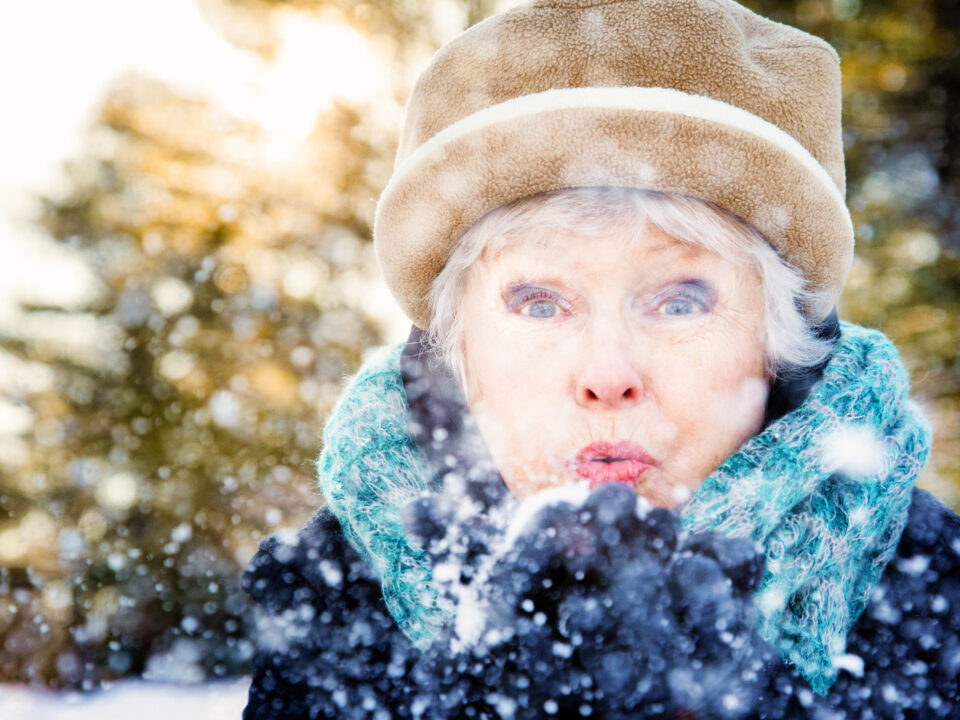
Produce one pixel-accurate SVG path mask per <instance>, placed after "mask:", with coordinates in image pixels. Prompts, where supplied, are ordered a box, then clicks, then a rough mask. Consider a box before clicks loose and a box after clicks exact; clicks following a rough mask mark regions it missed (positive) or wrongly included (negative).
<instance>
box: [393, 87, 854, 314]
mask: <svg viewBox="0 0 960 720" xmlns="http://www.w3.org/2000/svg"><path fill="white" fill-rule="evenodd" d="M587 186H624V187H634V188H639V189H644V190H655V191H659V192H669V193H679V194H684V195H690V196H693V197H697V198H701V199H703V200H708V201H710V202H713V203H715V204H716V205H718V206H720V207H722V208H724V209H726V210H729V211H730V212H733V213H734V214H736V215H737V216H739V217H740V218H742V219H743V220H745V221H747V222H748V223H750V224H751V225H753V226H754V227H755V228H756V229H757V230H759V231H760V232H761V233H762V234H763V235H764V236H765V237H766V238H767V240H768V241H769V242H770V243H771V244H772V245H773V246H774V247H775V248H776V249H777V251H778V252H779V253H780V255H781V257H783V258H784V259H785V260H787V261H788V262H789V263H791V264H792V265H794V266H795V267H797V268H798V269H800V271H801V272H803V274H804V277H805V278H806V280H807V281H808V283H809V285H810V287H811V289H812V290H813V291H815V292H816V293H817V297H818V302H817V304H816V306H815V307H810V308H805V311H806V313H807V314H808V316H810V317H811V318H812V319H814V320H820V319H821V318H822V317H825V316H826V314H827V313H828V312H829V311H830V309H831V308H832V307H833V305H834V304H835V303H836V300H837V298H838V297H839V295H840V292H841V290H842V288H843V284H844V282H845V280H846V277H847V274H848V273H849V269H850V265H851V263H852V259H853V225H852V222H851V219H850V214H849V211H848V210H847V208H846V204H845V202H844V198H843V194H842V192H841V190H840V188H838V187H837V185H836V184H835V182H834V181H833V179H832V178H831V177H830V175H829V174H828V173H827V172H826V170H824V168H823V166H822V165H821V164H820V163H819V162H818V161H817V160H816V159H815V158H814V157H813V156H812V155H811V154H810V153H809V152H808V151H807V150H806V148H804V147H803V146H802V145H801V144H800V143H799V142H797V141H796V140H795V139H794V138H793V137H792V136H790V135H788V134H787V133H785V132H783V131H782V130H780V129H779V128H778V127H777V126H775V125H773V124H772V123H769V122H767V121H766V120H764V119H762V118H760V117H758V116H756V115H753V114H751V113H749V112H747V111H745V110H743V109H741V108H738V107H735V106H732V105H729V104H727V103H723V102H721V101H718V100H714V99H712V98H707V97H703V96H698V95H691V94H689V93H684V92H681V91H678V90H671V89H667V88H643V87H628V88H623V87H619V88H613V87H604V88H596V87H592V88H563V89H554V90H548V91H546V92H542V93H537V94H535V95H527V96H523V97H519V98H514V99H512V100H509V101H507V102H504V103H500V104H497V105H493V106H490V107H488V108H486V109H484V110H482V111H479V112H477V113H474V114H473V115H470V116H468V117H465V118H463V119H462V120H460V121H458V122H457V123H454V124H453V125H450V126H449V127H447V128H445V129H444V130H443V131H441V132H440V133H438V134H437V135H435V136H434V137H432V138H431V139H430V140H428V141H427V142H426V143H424V144H423V145H421V146H420V147H419V148H418V149H417V150H416V151H415V152H414V153H413V154H412V155H411V156H410V157H408V158H407V159H406V160H405V161H404V162H403V163H402V164H401V165H400V167H398V168H397V169H396V171H395V172H394V174H393V177H392V178H391V180H390V183H389V184H388V186H387V187H386V189H385V190H384V192H383V194H382V195H381V197H380V200H379V202H378V205H377V212H376V218H375V223H374V243H375V247H376V252H377V257H378V260H379V263H380V267H381V269H382V271H383V273H384V279H385V280H386V282H387V285H388V286H389V287H390V289H391V291H392V292H393V294H394V296H395V297H396V299H397V301H398V303H399V304H400V306H401V308H402V309H403V311H404V312H405V313H406V314H407V315H408V316H409V317H410V319H411V320H412V321H413V322H414V323H415V324H416V325H417V326H418V327H421V328H428V327H429V323H430V313H429V308H428V305H427V302H426V296H427V293H428V292H429V290H430V287H431V284H432V282H433V280H434V279H435V278H436V276H437V275H438V274H439V273H440V271H441V270H442V269H443V266H444V264H445V263H446V260H447V257H448V255H449V252H450V250H451V248H453V246H454V245H455V244H456V242H457V240H458V239H459V238H460V237H461V236H462V235H463V234H464V233H465V232H466V231H467V230H468V229H469V228H470V227H471V226H472V225H473V224H475V223H476V222H477V221H478V220H480V219H481V218H482V217H483V216H484V215H485V214H486V213H488V212H490V211H491V210H493V209H495V208H497V207H500V206H501V205H505V204H507V203H510V202H513V201H515V200H518V199H520V198H523V197H527V196H529V195H535V194H537V193H542V192H549V191H554V190H561V189H564V188H571V187H587Z"/></svg>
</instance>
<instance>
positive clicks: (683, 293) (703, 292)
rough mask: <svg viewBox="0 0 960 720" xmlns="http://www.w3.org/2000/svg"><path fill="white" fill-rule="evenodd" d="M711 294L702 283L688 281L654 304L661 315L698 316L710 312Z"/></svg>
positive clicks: (662, 296)
mask: <svg viewBox="0 0 960 720" xmlns="http://www.w3.org/2000/svg"><path fill="white" fill-rule="evenodd" d="M711 297H712V293H711V292H710V290H709V288H708V287H706V286H705V284H704V283H702V282H699V281H690V282H686V283H683V284H682V285H681V286H680V287H678V288H674V289H673V290H672V291H671V292H669V293H667V294H665V296H664V295H661V296H660V298H659V299H658V300H657V301H656V302H655V306H656V309H657V312H658V313H660V314H662V315H674V316H676V315H698V314H701V313H704V312H707V311H709V310H710V308H711V307H712V305H713V302H712V300H711Z"/></svg>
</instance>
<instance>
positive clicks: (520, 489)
mask: <svg viewBox="0 0 960 720" xmlns="http://www.w3.org/2000/svg"><path fill="white" fill-rule="evenodd" d="M631 234H634V233H628V232H626V231H625V230H621V231H619V232H614V233H611V234H609V235H607V236H604V237H602V238H595V237H586V236H579V235H576V234H573V233H570V232H568V231H558V232H557V233H556V235H555V240H552V241H551V245H550V246H549V247H540V246H538V245H536V244H534V243H532V242H530V243H523V242H522V241H521V242H520V243H518V244H516V245H511V246H508V247H507V248H505V249H503V250H502V251H501V252H500V253H499V254H498V255H497V256H496V257H487V256H486V254H485V255H484V257H482V258H481V259H480V261H479V262H478V263H477V264H475V265H474V266H473V267H472V268H471V269H470V270H469V272H468V277H467V283H466V289H465V293H464V298H463V302H464V308H463V311H464V321H465V325H464V326H465V332H464V336H463V351H464V371H465V375H466V383H467V388H466V395H467V403H468V406H469V408H470V411H471V413H472V414H473V415H474V417H475V419H476V422H477V426H478V428H479V430H480V433H481V435H482V437H483V439H484V441H485V443H486V445H487V447H488V449H489V450H490V453H491V455H492V457H493V460H494V462H495V463H496V465H497V467H498V469H499V470H500V473H501V474H502V476H503V478H504V481H505V482H506V484H507V486H508V487H509V488H510V490H511V491H512V492H513V494H514V495H515V496H516V497H517V498H518V499H521V500H522V499H523V498H524V497H526V496H527V495H529V494H531V493H534V492H537V491H539V490H542V489H545V488H547V487H550V486H552V485H556V484H561V483H566V482H569V481H576V480H583V479H586V480H588V481H589V482H590V483H591V484H592V485H594V486H595V485H598V484H601V483H604V482H623V483H626V484H629V485H630V486H632V487H633V488H634V489H635V490H636V492H637V493H638V494H640V495H642V496H644V497H646V498H647V499H648V500H650V501H651V502H652V503H654V504H656V505H660V506H663V507H675V506H677V505H679V504H681V503H682V502H684V501H685V500H686V499H687V498H689V496H690V494H691V493H692V492H693V491H694V490H696V488H697V487H699V485H700V484H701V483H702V482H703V481H704V479H706V477H707V476H708V475H709V474H710V473H711V472H712V471H713V470H714V469H716V468H717V466H718V465H719V464H720V463H721V462H722V461H723V460H724V459H726V458H727V457H728V456H729V455H730V454H731V453H732V452H733V451H734V450H736V449H737V447H738V446H739V445H740V444H741V443H742V442H743V441H744V440H746V439H747V438H749V437H750V436H751V435H753V434H755V433H756V432H757V431H758V430H759V428H760V425H761V422H762V419H763V414H764V407H765V404H766V400H767V394H768V390H769V381H768V378H767V377H766V373H765V363H764V343H763V300H762V289H761V283H760V278H759V275H758V273H757V271H756V270H754V269H753V268H752V267H750V266H746V265H739V264H734V263H731V262H729V261H727V260H724V259H723V258H721V257H719V256H718V255H716V254H714V253H712V252H709V251H707V250H703V249H700V248H694V247H691V246H690V245H687V244H682V243H680V242H678V241H677V240H675V239H674V238H672V237H671V236H669V235H667V234H666V233H664V232H663V231H661V230H659V229H658V228H656V227H655V226H653V225H647V226H646V228H645V229H644V231H643V233H642V235H641V237H640V238H639V240H636V239H635V238H634V241H633V242H628V237H629V235H631Z"/></svg>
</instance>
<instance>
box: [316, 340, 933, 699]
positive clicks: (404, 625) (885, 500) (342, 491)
mask: <svg viewBox="0 0 960 720" xmlns="http://www.w3.org/2000/svg"><path fill="white" fill-rule="evenodd" d="M402 349H403V343H399V344H397V345H394V346H390V347H387V348H383V349H381V350H380V351H378V352H377V353H375V354H373V355H372V356H370V357H369V359H368V360H367V361H366V362H365V363H364V365H363V367H362V368H361V369H360V371H359V372H358V373H357V375H356V376H355V377H354V378H353V380H352V382H351V383H350V384H349V386H348V387H347V388H346V390H345V391H344V392H343V394H342V395H341V397H340V399H339V401H338V403H337V405H336V407H335V408H334V410H333V413H332V415H331V416H330V419H329V421H328V422H327V425H326V427H325V429H324V436H323V439H324V447H323V452H322V453H321V455H320V458H319V460H318V464H317V473H318V478H319V484H320V488H321V490H322V492H323V494H324V496H325V498H326V502H327V504H328V506H329V507H330V509H331V510H332V511H333V512H334V514H336V515H337V517H338V518H339V519H340V523H341V525H342V526H343V530H344V533H345V535H346V536H347V538H348V540H349V541H350V542H351V544H352V545H353V546H354V547H355V548H356V549H357V550H358V552H360V554H361V555H362V556H363V557H364V558H365V560H366V561H367V562H368V563H370V565H371V566H372V567H373V568H374V569H375V571H376V572H377V573H378V574H379V576H380V578H381V583H382V587H383V596H384V600H385V601H386V604H387V607H388V609H389V610H390V613H391V614H392V615H393V617H394V618H395V620H396V621H397V624H398V626H399V627H400V628H401V630H402V631H403V632H404V634H406V635H407V636H408V637H409V638H410V639H411V640H413V641H414V642H415V643H416V644H418V645H419V646H421V647H423V646H425V645H426V644H427V643H428V642H429V641H430V640H431V639H432V638H434V637H435V636H436V635H437V634H438V633H439V630H440V628H441V627H443V625H444V624H446V623H447V622H449V616H448V615H447V614H445V612H446V611H445V610H444V608H443V606H442V605H441V604H440V602H439V600H438V598H439V593H438V592H437V590H436V589H435V588H434V587H433V586H432V584H431V572H430V567H429V561H428V558H427V556H426V554H425V553H424V552H423V551H422V550H419V549H417V548H415V547H413V546H412V545H411V544H410V543H409V542H408V540H407V538H406V536H405V534H404V531H403V527H402V524H401V519H400V509H401V508H402V507H403V506H404V505H405V504H406V503H407V502H408V501H410V500H411V499H413V498H415V497H417V496H418V495H420V494H422V493H423V492H424V491H429V492H436V491H438V490H439V487H438V480H437V478H436V477H430V476H429V473H428V471H427V470H426V462H425V460H424V457H423V455H422V453H421V451H420V449H419V447H418V446H417V444H416V442H415V441H414V440H413V438H412V436H411V434H410V432H409V428H408V418H409V406H408V404H407V397H406V394H405V391H404V387H403V381H402V378H401V373H400V355H401V351H402ZM908 385H909V383H908V376H907V372H906V370H905V369H904V367H903V365H902V363H901V362H900V359H899V356H898V354H897V351H896V348H894V346H893V345H892V344H891V343H890V341H889V340H887V338H886V337H884V335H883V334H882V333H880V332H878V331H875V330H869V329H865V328H862V327H859V326H857V325H853V324H851V323H846V322H843V323H841V338H840V341H839V343H838V345H837V347H836V350H835V352H834V355H833V357H832V358H831V359H830V361H829V363H828V364H827V366H826V368H825V369H824V373H823V377H822V379H821V380H820V381H819V382H818V383H817V384H816V385H814V386H813V388H812V389H811V391H810V393H809V395H808V397H807V398H806V400H805V401H804V402H803V404H802V405H801V406H800V407H798V408H796V409H795V410H792V411H791V412H788V413H787V414H786V415H784V416H783V417H781V418H780V419H778V420H776V421H774V422H772V423H771V424H769V425H768V426H767V427H766V428H764V430H763V431H761V432H760V433H758V434H757V435H755V436H754V437H752V438H751V439H749V440H748V441H747V442H746V443H744V444H743V445H742V446H741V447H740V449H739V450H738V451H737V452H736V453H734V454H733V455H732V456H730V458H728V459H727V460H726V462H724V463H723V465H721V466H720V467H719V468H718V469H717V470H716V471H715V472H714V473H713V474H712V475H711V476H710V477H709V478H707V480H706V481H705V482H704V483H703V485H702V486H701V487H700V488H699V489H698V490H697V492H696V493H694V496H693V498H692V499H691V500H690V501H689V502H688V503H687V504H686V505H685V506H684V508H683V509H682V510H681V514H682V518H683V524H684V528H685V529H686V530H687V531H689V532H699V531H705V530H713V531H718V532H721V533H725V534H728V535H734V536H738V537H746V538H749V539H751V540H752V541H753V542H755V543H756V544H757V545H759V546H760V547H761V548H762V550H763V552H764V555H765V557H766V560H767V565H766V575H765V577H764V580H763V581H762V584H761V586H760V589H759V590H758V592H757V596H756V602H757V608H758V622H759V625H758V631H759V633H760V635H761V636H762V637H763V638H764V639H766V640H767V641H768V642H770V643H771V644H773V645H774V646H775V647H777V648H778V649H779V650H780V653H781V655H782V656H783V657H784V659H785V660H787V661H788V662H790V663H792V664H793V665H795V666H796V667H797V669H798V670H799V671H800V672H801V674H802V675H803V676H804V677H805V678H806V679H807V680H808V681H809V682H810V684H811V687H812V688H813V689H814V690H815V691H816V692H817V693H820V694H824V693H826V692H827V690H829V688H830V686H831V685H832V684H833V682H834V680H835V679H836V674H837V668H836V665H835V662H834V661H835V659H836V658H838V657H839V656H841V655H842V654H843V653H844V650H845V647H846V635H847V632H848V631H849V630H850V628H851V627H852V626H853V623H854V622H855V621H856V620H857V618H858V617H859V616H860V614H861V613H862V612H863V610H864V608H865V607H866V605H867V603H868V602H869V600H870V597H871V593H872V591H873V588H874V587H875V585H876V584H877V582H878V581H879V579H880V576H881V574H882V573H883V570H884V567H885V566H886V564H887V563H888V562H889V561H890V559H891V558H892V556H893V554H894V552H895V550H896V546H897V543H898V541H899V539H900V535H901V533H902V531H903V527H904V525H905V523H906V520H907V514H908V509H909V506H910V502H911V497H912V491H913V486H914V483H915V481H916V479H917V477H918V475H919V474H920V471H921V469H922V468H923V465H924V463H925V462H926V459H927V456H928V454H929V451H930V443H931V432H930V428H929V426H928V424H927V422H926V420H925V419H924V417H923V415H922V413H921V412H920V410H919V408H918V407H917V406H916V405H915V403H913V402H912V401H911V400H910V399H909V396H908Z"/></svg>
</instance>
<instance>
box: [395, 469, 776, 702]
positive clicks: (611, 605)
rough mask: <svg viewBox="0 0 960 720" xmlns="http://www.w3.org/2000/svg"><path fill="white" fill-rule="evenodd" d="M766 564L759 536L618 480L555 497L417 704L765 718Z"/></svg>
mask: <svg viewBox="0 0 960 720" xmlns="http://www.w3.org/2000/svg"><path fill="white" fill-rule="evenodd" d="M471 532H472V531H471ZM467 534H468V535H469V534H470V533H467ZM481 534H482V533H481ZM486 540H489V536H486ZM461 545H463V543H461ZM762 572H763V558H762V556H761V555H759V554H758V553H757V552H756V551H755V549H754V548H753V546H752V545H751V544H750V543H749V542H747V541H744V540H740V539H729V538H724V537H722V536H719V535H716V534H701V535H696V536H692V537H689V538H685V539H684V538H682V537H681V536H680V530H679V519H678V518H677V516H676V515H674V514H673V513H671V512H669V511H667V510H663V509H660V508H653V509H646V510H643V509H639V510H638V503H637V498H636V495H635V494H634V493H633V492H632V491H631V490H629V489H628V488H626V487H623V486H620V485H605V486H603V487H601V488H599V489H597V490H596V491H594V492H593V493H592V494H591V495H590V496H589V497H588V498H587V500H586V501H585V502H584V503H583V504H582V505H579V506H576V505H574V504H572V503H567V502H560V503H556V504H553V505H548V506H546V507H544V508H543V509H541V510H540V511H539V513H537V515H536V516H535V517H534V518H533V520H532V521H531V522H530V523H529V524H528V525H527V526H526V528H525V529H524V530H523V531H522V532H521V533H520V534H519V536H518V537H517V538H516V541H515V542H514V543H513V545H512V547H510V549H509V550H508V551H506V552H505V553H503V555H502V556H501V557H500V559H499V560H498V562H497V563H496V565H495V566H494V567H493V568H492V569H491V570H490V571H489V573H488V574H486V575H485V576H483V577H477V579H476V581H477V582H478V583H482V587H481V588H479V589H478V593H480V594H482V597H483V602H482V603H480V604H479V605H476V604H471V605H468V606H466V607H460V608H459V612H460V614H461V616H462V615H463V614H465V613H466V614H471V615H473V616H478V615H479V614H480V613H481V611H482V612H483V615H482V617H479V619H478V618H477V617H474V618H473V619H474V620H475V621H476V622H479V624H480V630H479V633H478V637H479V642H476V643H473V644H470V645H468V646H467V647H465V648H461V649H460V650H459V652H457V653H454V654H453V655H450V654H449V653H448V654H444V653H443V652H439V651H430V652H428V653H426V654H425V655H424V656H423V657H422V658H421V660H420V661H419V662H418V663H417V666H416V668H415V669H414V672H413V673H412V675H411V678H412V679H413V680H414V685H415V686H416V688H417V689H416V690H415V691H414V697H413V699H412V700H411V707H412V708H419V709H420V710H421V714H420V715H419V717H423V718H439V717H454V716H460V717H463V716H465V713H467V709H468V708H470V713H469V714H472V715H473V716H475V717H481V718H482V717H490V718H500V717H511V718H514V719H515V720H519V719H520V718H527V717H529V718H533V717H538V718H539V717H545V716H551V715H557V716H560V717H604V718H613V717H632V718H644V717H684V718H687V717H689V718H694V717H697V718H737V719H741V718H748V717H761V716H763V712H764V709H765V711H766V712H768V713H769V712H770V710H771V709H772V708H771V706H770V704H769V703H770V702H771V700H770V698H769V697H768V696H769V694H770V693H769V691H768V688H769V687H770V686H771V685H772V683H773V682H774V679H775V677H777V676H778V673H780V672H781V670H782V666H781V664H780V661H779V657H778V656H777V654H776V652H775V651H774V650H773V649H772V648H771V647H770V646H769V645H767V644H766V643H765V642H763V640H762V639H760V638H759V636H757V635H756V634H755V633H754V632H753V624H754V608H753V603H752V600H751V593H752V591H753V590H754V589H755V588H756V586H757V584H758V583H759V581H760V578H761V576H762ZM461 619H462V618H461ZM446 642H448V643H449V642H450V638H447V640H446ZM443 643H444V641H439V642H438V644H437V647H438V648H439V647H441V646H443ZM448 647H449V646H448ZM453 647H456V642H455V641H454V642H453ZM418 700H419V701H420V704H419V705H418ZM774 704H776V703H774ZM780 709H781V710H783V711H784V712H785V710H786V708H785V707H784V708H780ZM767 716H769V717H772V716H773V715H767Z"/></svg>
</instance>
